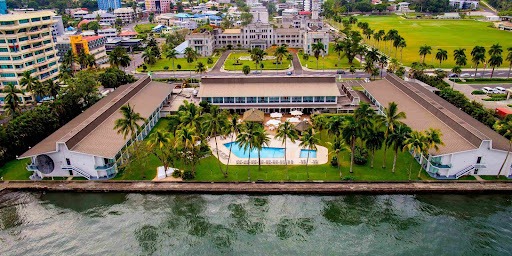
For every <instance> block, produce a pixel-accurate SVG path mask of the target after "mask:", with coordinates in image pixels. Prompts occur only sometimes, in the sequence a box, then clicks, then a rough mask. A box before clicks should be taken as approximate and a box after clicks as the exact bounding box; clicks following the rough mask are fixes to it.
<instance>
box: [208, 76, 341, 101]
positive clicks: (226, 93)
mask: <svg viewBox="0 0 512 256" xmlns="http://www.w3.org/2000/svg"><path fill="white" fill-rule="evenodd" d="M198 96H199V97H271V96H275V97H277V96H340V91H339V89H338V86H337V85H336V80H335V78H334V77H279V78H277V77H257V78H252V77H251V78H245V77H241V78H240V77H235V78H226V77H225V78H203V79H202V80H201V87H200V88H199V93H198Z"/></svg>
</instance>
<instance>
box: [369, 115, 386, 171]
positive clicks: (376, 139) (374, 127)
mask: <svg viewBox="0 0 512 256" xmlns="http://www.w3.org/2000/svg"><path fill="white" fill-rule="evenodd" d="M365 134H366V135H365V137H364V141H365V145H366V148H367V149H368V150H370V152H371V154H372V160H371V163H370V167H371V168H373V160H375V151H376V150H379V149H381V148H382V145H383V144H384V140H385V138H384V131H382V129H381V127H379V124H378V123H377V122H372V124H371V126H369V127H368V128H367V129H366V132H365Z"/></svg>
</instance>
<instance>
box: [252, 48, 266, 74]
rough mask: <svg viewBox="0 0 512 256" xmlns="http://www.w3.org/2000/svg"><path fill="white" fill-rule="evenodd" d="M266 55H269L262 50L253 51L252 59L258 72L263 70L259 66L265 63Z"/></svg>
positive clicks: (255, 49) (254, 49)
mask: <svg viewBox="0 0 512 256" xmlns="http://www.w3.org/2000/svg"><path fill="white" fill-rule="evenodd" d="M265 55H267V53H266V52H265V51H263V50H262V49H261V48H253V49H252V50H251V59H252V61H254V63H255V64H256V70H257V69H259V68H261V66H260V65H259V64H260V62H262V61H263V58H264V57H265Z"/></svg>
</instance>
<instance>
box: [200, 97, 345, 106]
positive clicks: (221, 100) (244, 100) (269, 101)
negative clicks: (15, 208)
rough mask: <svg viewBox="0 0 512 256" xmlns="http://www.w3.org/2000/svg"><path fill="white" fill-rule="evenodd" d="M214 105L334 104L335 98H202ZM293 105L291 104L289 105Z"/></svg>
mask: <svg viewBox="0 0 512 256" xmlns="http://www.w3.org/2000/svg"><path fill="white" fill-rule="evenodd" d="M202 100H203V101H206V102H208V103H216V104H276V103H287V104H290V103H305V104H310V103H313V104H314V103H336V96H304V97H302V96H283V97H202ZM291 105H293V104H291Z"/></svg>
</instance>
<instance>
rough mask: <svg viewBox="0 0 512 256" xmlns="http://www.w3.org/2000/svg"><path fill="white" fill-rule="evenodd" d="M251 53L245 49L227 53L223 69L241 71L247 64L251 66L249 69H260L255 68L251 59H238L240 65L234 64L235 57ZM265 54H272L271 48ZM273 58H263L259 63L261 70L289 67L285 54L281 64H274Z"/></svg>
mask: <svg viewBox="0 0 512 256" xmlns="http://www.w3.org/2000/svg"><path fill="white" fill-rule="evenodd" d="M250 56H251V54H250V53H248V52H247V51H243V52H232V53H230V54H229V56H228V57H227V58H226V61H225V62H224V69H225V70H229V71H239V70H240V71H241V70H242V69H243V67H244V66H245V65H248V66H249V67H251V70H256V69H258V70H259V69H260V67H257V68H256V63H255V62H254V61H252V60H239V61H238V63H239V64H240V65H234V64H236V63H237V62H236V61H237V59H239V58H240V57H245V58H248V57H250ZM267 56H274V54H273V51H272V49H269V50H267ZM275 62H276V61H275V59H272V60H264V61H262V62H260V64H263V70H283V69H287V68H289V67H290V65H291V64H290V61H289V60H288V59H286V56H285V57H284V58H283V61H282V63H281V64H277V65H276V64H275Z"/></svg>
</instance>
